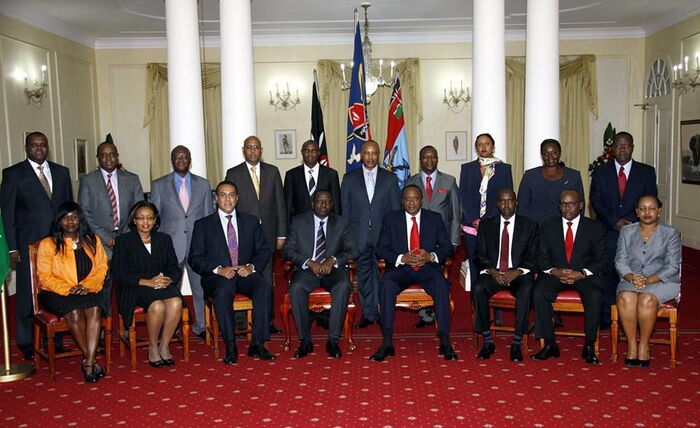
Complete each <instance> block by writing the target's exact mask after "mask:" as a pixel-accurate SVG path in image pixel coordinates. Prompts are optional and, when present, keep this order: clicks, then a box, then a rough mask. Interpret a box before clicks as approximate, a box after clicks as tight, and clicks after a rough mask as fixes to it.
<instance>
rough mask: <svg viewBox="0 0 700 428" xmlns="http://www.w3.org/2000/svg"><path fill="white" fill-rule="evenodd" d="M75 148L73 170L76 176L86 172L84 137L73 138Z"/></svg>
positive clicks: (85, 143) (85, 144)
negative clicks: (76, 173)
mask: <svg viewBox="0 0 700 428" xmlns="http://www.w3.org/2000/svg"><path fill="white" fill-rule="evenodd" d="M73 145H74V149H75V170H76V171H77V172H78V178H80V177H82V176H83V175H85V174H87V169H88V165H87V140H86V139H84V138H75V139H73Z"/></svg>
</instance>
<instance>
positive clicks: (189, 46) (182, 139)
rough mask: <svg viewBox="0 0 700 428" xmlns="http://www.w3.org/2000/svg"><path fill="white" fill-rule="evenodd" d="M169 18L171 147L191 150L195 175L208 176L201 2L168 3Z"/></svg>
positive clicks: (169, 0) (175, 1) (184, 0)
mask: <svg viewBox="0 0 700 428" xmlns="http://www.w3.org/2000/svg"><path fill="white" fill-rule="evenodd" d="M165 18H166V30H167V40H168V114H169V125H170V126H169V131H170V148H171V149H172V148H173V147H175V146H177V145H183V146H186V147H187V148H188V149H190V153H191V154H192V172H194V173H195V174H198V175H201V176H204V177H206V176H207V167H206V152H205V150H204V108H203V106H202V74H201V60H200V57H199V27H198V22H197V0H165ZM164 156H168V159H169V158H170V154H167V155H165V154H164ZM154 178H155V177H154Z"/></svg>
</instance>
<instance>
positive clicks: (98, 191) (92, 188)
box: [78, 141, 143, 295]
mask: <svg viewBox="0 0 700 428" xmlns="http://www.w3.org/2000/svg"><path fill="white" fill-rule="evenodd" d="M97 163H98V164H99V168H97V169H96V170H94V171H92V172H90V173H89V174H85V175H84V176H82V177H80V185H79V187H78V203H79V204H80V206H81V207H82V208H83V215H84V217H85V221H87V224H88V225H89V226H90V229H92V231H93V232H95V234H97V235H98V236H99V237H100V238H101V239H102V243H103V244H104V247H105V251H106V252H107V257H109V258H110V259H111V258H112V248H113V247H114V239H115V238H116V236H117V235H118V234H120V233H123V232H124V231H126V230H127V229H128V227H129V211H130V210H131V207H132V206H134V204H135V203H136V202H138V201H142V200H143V187H141V181H140V180H139V176H138V175H136V174H134V173H131V172H128V171H124V170H122V169H120V166H121V165H120V163H119V152H118V151H117V146H115V145H114V143H110V142H107V141H105V142H102V143H100V145H99V146H97ZM106 295H109V293H106Z"/></svg>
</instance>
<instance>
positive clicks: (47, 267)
mask: <svg viewBox="0 0 700 428" xmlns="http://www.w3.org/2000/svg"><path fill="white" fill-rule="evenodd" d="M37 274H38V275H39V280H40V281H41V292H40V293H39V301H40V302H41V305H42V307H43V308H44V309H46V310H48V311H50V312H52V313H54V314H56V315H57V316H59V317H63V319H64V320H65V321H66V324H67V325H68V328H69V329H70V332H71V334H72V335H73V338H74V339H75V343H76V344H77V345H78V348H80V352H82V353H83V362H82V370H83V375H84V376H85V382H97V380H98V379H99V378H100V377H102V376H104V375H105V372H104V370H102V368H101V367H100V366H98V365H97V363H96V362H95V354H96V353H97V344H98V341H99V339H100V328H101V321H102V314H103V313H106V307H105V305H106V304H107V299H104V298H103V296H102V285H103V283H104V279H105V275H106V274H107V255H106V254H105V251H104V249H103V248H102V241H100V238H99V237H98V236H97V235H95V234H94V233H92V231H90V228H89V227H88V225H87V222H85V221H84V220H83V211H82V210H81V209H80V206H79V205H78V204H76V203H75V202H73V201H67V202H64V203H62V204H61V205H60V206H59V207H58V211H57V212H56V215H55V216H54V219H53V223H52V225H51V235H50V236H48V237H46V238H44V239H42V240H41V242H40V243H39V249H38V253H37Z"/></svg>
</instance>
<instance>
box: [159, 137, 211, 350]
mask: <svg viewBox="0 0 700 428" xmlns="http://www.w3.org/2000/svg"><path fill="white" fill-rule="evenodd" d="M170 163H171V164H172V166H173V172H171V173H169V174H166V175H164V176H162V177H160V178H159V179H157V180H154V181H153V183H151V202H153V204H154V205H155V206H156V207H157V208H158V213H159V216H160V229H159V230H160V231H161V232H165V233H167V234H168V235H170V237H171V238H172V240H173V246H174V247H175V253H176V254H177V260H178V263H179V264H180V268H182V269H184V268H185V267H186V268H187V278H188V279H189V282H190V289H191V290H192V302H193V303H194V315H195V321H194V324H193V325H192V331H193V332H194V334H196V335H197V336H199V337H201V338H204V291H203V290H202V283H201V278H200V276H199V274H198V273H196V272H195V271H194V270H192V267H191V266H190V265H189V264H187V255H188V252H189V249H190V243H191V242H192V231H193V230H194V222H195V221H197V220H199V219H200V218H202V217H206V216H208V215H210V214H212V213H213V212H214V199H213V198H212V195H211V183H210V182H209V180H207V179H206V178H204V177H200V176H199V175H196V174H193V173H192V172H190V166H191V165H192V155H191V154H190V150H189V149H188V148H187V147H185V146H177V147H175V148H174V149H173V150H172V151H171V152H170Z"/></svg>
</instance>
